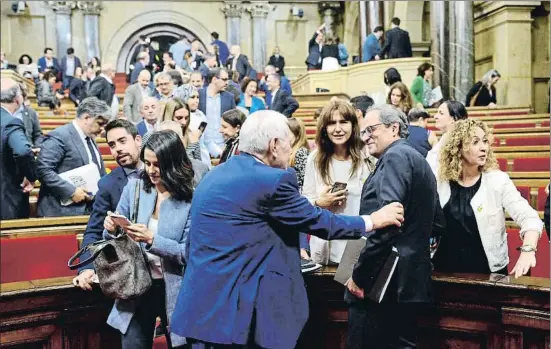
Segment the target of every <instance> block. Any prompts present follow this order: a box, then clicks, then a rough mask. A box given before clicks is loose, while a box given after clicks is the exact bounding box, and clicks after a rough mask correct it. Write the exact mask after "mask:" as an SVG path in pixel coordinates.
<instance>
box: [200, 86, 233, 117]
mask: <svg viewBox="0 0 551 349" xmlns="http://www.w3.org/2000/svg"><path fill="white" fill-rule="evenodd" d="M231 109H235V98H234V97H233V94H231V93H229V92H226V91H222V92H220V115H222V114H224V112H226V111H228V110H231ZM199 110H201V111H202V112H203V114H205V115H207V88H206V87H205V88H202V89H200V90H199Z"/></svg>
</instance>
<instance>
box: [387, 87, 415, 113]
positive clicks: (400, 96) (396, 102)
mask: <svg viewBox="0 0 551 349" xmlns="http://www.w3.org/2000/svg"><path fill="white" fill-rule="evenodd" d="M386 103H387V104H390V105H393V106H395V107H396V108H398V109H400V110H401V111H402V112H403V113H404V114H406V115H407V113H408V112H409V110H410V109H411V108H412V107H413V100H412V99H411V94H410V93H409V90H408V88H407V86H406V85H404V84H403V83H401V82H396V83H394V84H393V85H392V86H390V91H389V92H388V96H387V98H386Z"/></svg>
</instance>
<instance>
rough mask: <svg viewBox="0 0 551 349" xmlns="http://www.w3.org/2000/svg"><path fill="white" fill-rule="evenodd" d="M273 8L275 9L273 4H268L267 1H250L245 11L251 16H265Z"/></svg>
mask: <svg viewBox="0 0 551 349" xmlns="http://www.w3.org/2000/svg"><path fill="white" fill-rule="evenodd" d="M273 10H275V6H273V5H270V4H269V3H268V1H258V2H252V3H251V4H250V5H248V6H247V12H249V13H250V14H251V17H253V18H266V17H268V14H269V13H270V12H272V11H273Z"/></svg>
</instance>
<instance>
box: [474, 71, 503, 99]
mask: <svg viewBox="0 0 551 349" xmlns="http://www.w3.org/2000/svg"><path fill="white" fill-rule="evenodd" d="M500 78H501V75H500V74H499V72H498V71H497V70H495V69H492V70H490V71H488V72H487V73H486V74H484V76H483V77H482V80H480V81H479V82H477V83H476V84H474V86H473V87H472V88H471V90H470V91H469V93H467V101H466V102H465V105H467V106H469V107H490V108H495V107H496V105H497V99H496V88H495V84H496V83H497V82H498V81H499V79H500Z"/></svg>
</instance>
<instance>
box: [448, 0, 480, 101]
mask: <svg viewBox="0 0 551 349" xmlns="http://www.w3.org/2000/svg"><path fill="white" fill-rule="evenodd" d="M450 9H451V11H450V14H449V15H450V17H449V18H450V29H452V28H453V36H452V35H450V49H451V50H453V52H451V55H450V57H452V58H453V59H452V60H450V72H451V70H452V69H453V85H452V91H451V92H452V96H453V98H454V99H455V100H458V101H461V102H465V99H466V97H467V93H468V92H469V89H470V88H471V87H472V85H473V83H474V81H473V80H474V17H473V1H452V2H450Z"/></svg>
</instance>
